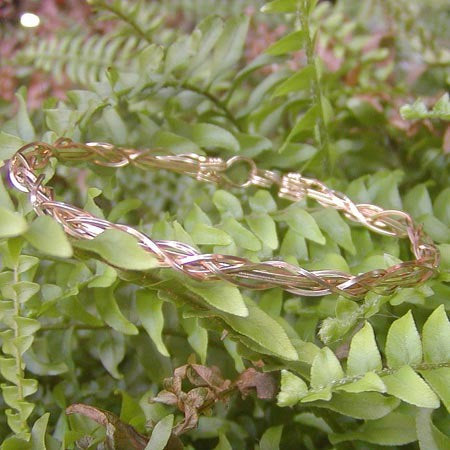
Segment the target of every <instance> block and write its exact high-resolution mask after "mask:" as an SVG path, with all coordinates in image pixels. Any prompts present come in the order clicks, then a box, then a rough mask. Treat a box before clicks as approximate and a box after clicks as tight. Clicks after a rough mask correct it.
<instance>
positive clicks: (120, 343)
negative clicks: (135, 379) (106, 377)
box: [98, 333, 125, 380]
mask: <svg viewBox="0 0 450 450" xmlns="http://www.w3.org/2000/svg"><path fill="white" fill-rule="evenodd" d="M98 353H99V356H100V361H101V362H102V364H103V366H104V367H105V369H106V370H107V371H108V372H109V373H110V374H111V376H112V377H114V378H116V379H117V380H120V379H121V378H123V375H122V374H121V373H120V372H119V369H118V367H117V366H118V365H119V364H120V363H121V362H122V360H123V358H124V357H125V343H124V340H123V336H122V335H118V334H117V333H110V336H108V337H107V338H106V339H104V340H102V341H101V342H100V345H99V346H98Z"/></svg>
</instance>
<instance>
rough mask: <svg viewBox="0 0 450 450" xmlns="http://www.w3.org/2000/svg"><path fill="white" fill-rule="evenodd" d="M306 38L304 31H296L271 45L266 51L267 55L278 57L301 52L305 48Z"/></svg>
mask: <svg viewBox="0 0 450 450" xmlns="http://www.w3.org/2000/svg"><path fill="white" fill-rule="evenodd" d="M304 36H305V33H304V32H303V30H299V31H294V32H293V33H290V34H288V35H287V36H284V37H282V38H281V39H280V40H278V41H277V42H274V43H273V44H271V45H270V46H269V47H268V48H267V49H266V53H268V54H269V55H274V56H276V55H285V54H286V53H289V52H295V51H297V50H301V49H302V48H303V41H304Z"/></svg>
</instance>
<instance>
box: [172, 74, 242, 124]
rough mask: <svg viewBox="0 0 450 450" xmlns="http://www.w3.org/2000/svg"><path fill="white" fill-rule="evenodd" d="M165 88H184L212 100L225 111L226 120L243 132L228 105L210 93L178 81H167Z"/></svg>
mask: <svg viewBox="0 0 450 450" xmlns="http://www.w3.org/2000/svg"><path fill="white" fill-rule="evenodd" d="M164 85H165V86H168V87H174V88H183V89H185V90H187V91H191V92H195V93H196V94H199V95H202V96H203V97H206V98H207V99H208V100H210V101H211V102H212V103H214V105H216V106H217V108H219V109H220V110H222V111H223V113H224V115H225V116H226V118H227V119H228V120H229V121H230V122H231V123H232V124H233V125H234V126H235V127H236V128H237V129H238V130H239V131H242V129H241V126H240V125H239V123H238V121H237V119H236V118H235V117H234V115H233V113H232V112H231V111H230V110H229V109H228V107H227V105H226V104H225V103H224V102H223V101H222V100H220V99H219V98H217V97H216V96H215V95H214V94H211V92H209V91H205V90H203V89H201V88H200V87H198V86H195V85H193V84H190V83H187V82H184V83H177V82H176V81H165V82H164Z"/></svg>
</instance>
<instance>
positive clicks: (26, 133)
mask: <svg viewBox="0 0 450 450" xmlns="http://www.w3.org/2000/svg"><path fill="white" fill-rule="evenodd" d="M25 97H26V89H25V88H24V87H22V88H21V89H19V91H18V92H17V93H16V98H17V100H18V101H19V110H18V112H17V116H16V126H17V131H18V132H19V136H20V137H21V138H22V139H23V140H25V141H33V140H34V138H35V137H36V133H35V131H34V127H33V124H32V123H31V120H30V117H29V116H28V111H27V104H26V102H25Z"/></svg>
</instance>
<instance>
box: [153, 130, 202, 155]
mask: <svg viewBox="0 0 450 450" xmlns="http://www.w3.org/2000/svg"><path fill="white" fill-rule="evenodd" d="M153 145H154V146H155V147H160V148H166V149H168V150H170V151H171V152H172V153H174V154H181V153H197V154H201V153H202V151H201V150H200V147H199V146H198V145H197V144H195V143H194V142H192V141H191V140H190V139H188V138H186V137H183V136H179V135H178V134H175V133H171V132H170V131H165V130H158V131H157V132H156V133H155V134H154V135H153Z"/></svg>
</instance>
